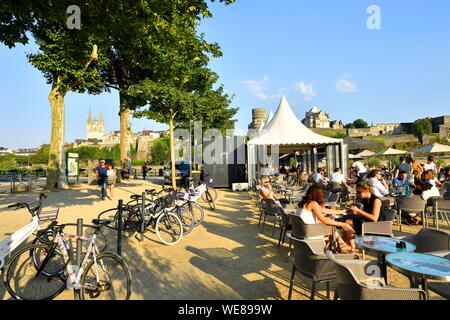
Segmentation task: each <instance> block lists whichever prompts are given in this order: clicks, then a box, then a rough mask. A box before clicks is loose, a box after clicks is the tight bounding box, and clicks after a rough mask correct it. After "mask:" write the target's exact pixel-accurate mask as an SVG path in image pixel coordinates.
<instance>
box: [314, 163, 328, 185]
mask: <svg viewBox="0 0 450 320" xmlns="http://www.w3.org/2000/svg"><path fill="white" fill-rule="evenodd" d="M312 179H313V182H314V184H315V185H317V186H319V187H321V188H322V189H326V188H327V185H328V182H327V181H326V180H325V178H324V177H323V169H322V168H319V169H317V171H316V172H314V174H313V176H312Z"/></svg>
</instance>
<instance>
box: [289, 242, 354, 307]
mask: <svg viewBox="0 0 450 320" xmlns="http://www.w3.org/2000/svg"><path fill="white" fill-rule="evenodd" d="M289 237H290V238H291V240H292V241H293V243H294V264H293V266H292V274H291V281H290V285H289V294H288V300H290V299H291V297H292V289H293V287H294V282H295V275H296V273H297V272H298V273H299V274H301V275H302V276H304V277H307V278H309V279H311V280H312V288H311V297H310V299H311V300H314V296H315V293H316V284H317V283H320V282H325V283H326V287H327V298H328V299H329V298H330V282H331V281H333V280H335V279H336V269H335V265H334V264H333V263H332V262H331V261H330V260H329V259H328V258H327V256H326V255H325V253H324V250H325V242H324V240H301V239H297V238H295V237H293V236H292V235H289ZM338 256H339V258H340V259H354V258H355V256H353V255H338Z"/></svg>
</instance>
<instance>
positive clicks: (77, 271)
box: [55, 233, 104, 290]
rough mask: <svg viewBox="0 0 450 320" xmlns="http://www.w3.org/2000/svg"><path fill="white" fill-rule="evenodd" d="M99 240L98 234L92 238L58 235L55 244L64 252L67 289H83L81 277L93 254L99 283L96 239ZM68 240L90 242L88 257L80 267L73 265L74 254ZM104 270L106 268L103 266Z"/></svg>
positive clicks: (86, 256) (85, 257)
mask: <svg viewBox="0 0 450 320" xmlns="http://www.w3.org/2000/svg"><path fill="white" fill-rule="evenodd" d="M96 238H97V236H96V234H95V233H94V235H93V236H92V237H85V236H83V237H79V236H75V235H69V234H65V233H58V234H57V236H56V239H55V242H56V243H57V245H58V247H59V249H60V250H61V251H62V253H63V256H64V261H65V262H66V263H67V262H68V263H67V266H66V271H67V275H68V279H67V288H69V289H74V290H80V289H81V284H80V280H81V276H82V275H83V273H84V270H85V269H84V268H85V267H86V265H87V264H88V262H89V256H90V255H91V254H92V256H93V259H94V265H95V273H96V274H95V276H96V280H97V283H98V282H99V274H98V265H97V255H98V254H100V252H99V250H98V248H97V245H96V244H95V239H96ZM68 239H74V240H85V241H89V246H88V250H87V252H86V255H85V256H84V258H83V260H82V262H81V264H80V265H76V264H75V263H73V262H74V261H73V254H72V249H71V248H70V245H69V241H68ZM102 268H104V266H102Z"/></svg>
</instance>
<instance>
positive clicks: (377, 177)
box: [369, 169, 389, 199]
mask: <svg viewBox="0 0 450 320" xmlns="http://www.w3.org/2000/svg"><path fill="white" fill-rule="evenodd" d="M369 184H370V186H371V187H372V193H373V194H374V195H375V196H376V197H377V198H380V199H381V198H383V197H384V196H386V195H388V194H389V187H388V185H387V183H386V181H385V180H384V179H383V177H382V176H381V172H380V170H377V169H375V170H372V171H370V173H369Z"/></svg>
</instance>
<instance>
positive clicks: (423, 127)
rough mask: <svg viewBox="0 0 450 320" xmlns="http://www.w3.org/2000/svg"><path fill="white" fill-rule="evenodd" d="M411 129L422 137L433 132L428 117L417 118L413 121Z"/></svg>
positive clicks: (417, 135)
mask: <svg viewBox="0 0 450 320" xmlns="http://www.w3.org/2000/svg"><path fill="white" fill-rule="evenodd" d="M411 130H412V132H413V134H414V135H415V136H416V137H419V138H422V137H423V136H424V135H426V134H431V133H432V132H433V126H432V123H431V120H430V119H419V120H416V121H415V122H414V123H413V125H412V128H411Z"/></svg>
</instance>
